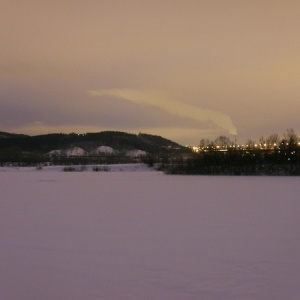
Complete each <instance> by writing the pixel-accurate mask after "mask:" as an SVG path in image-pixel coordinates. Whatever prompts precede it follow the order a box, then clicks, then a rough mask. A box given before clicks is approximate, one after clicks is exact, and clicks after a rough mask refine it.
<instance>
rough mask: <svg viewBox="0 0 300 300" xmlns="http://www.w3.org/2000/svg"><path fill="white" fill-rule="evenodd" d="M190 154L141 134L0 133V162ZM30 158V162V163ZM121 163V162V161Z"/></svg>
mask: <svg viewBox="0 0 300 300" xmlns="http://www.w3.org/2000/svg"><path fill="white" fill-rule="evenodd" d="M188 152H190V150H189V149H187V148H186V147H183V146H181V145H179V144H177V143H175V142H173V141H171V140H168V139H165V138H163V137H161V136H156V135H150V134H145V133H139V134H132V133H126V132H120V131H103V132H98V133H85V134H77V133H70V134H63V133H52V134H44V135H36V136H29V135H23V134H11V133H6V132H0V162H1V163H5V162H22V161H25V162H26V161H28V159H29V161H31V160H34V161H36V160H42V161H44V160H46V158H47V159H48V158H49V157H52V158H53V157H56V158H57V157H84V158H85V161H88V160H94V161H95V160H96V161H97V159H96V158H97V157H99V156H102V157H103V156H114V157H135V158H136V157H139V156H146V155H148V156H149V155H152V156H173V155H177V154H184V153H188ZM33 158H34V159H33ZM122 162H124V161H123V160H122Z"/></svg>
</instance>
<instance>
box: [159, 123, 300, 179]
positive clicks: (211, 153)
mask: <svg viewBox="0 0 300 300" xmlns="http://www.w3.org/2000/svg"><path fill="white" fill-rule="evenodd" d="M193 150H194V154H193V155H192V156H189V157H186V158H184V157H177V158H174V159H171V160H169V161H168V163H166V164H164V165H163V166H162V168H163V169H164V171H165V172H166V173H169V174H202V175H300V143H299V139H298V137H297V135H296V133H295V132H294V130H293V129H288V130H287V131H286V133H285V134H284V135H283V137H282V138H280V137H279V135H278V134H272V135H270V136H269V137H268V138H266V139H264V138H263V137H261V138H260V139H259V141H258V142H256V141H252V140H248V142H247V143H246V144H245V145H238V144H236V142H233V141H231V140H230V139H229V138H227V137H224V136H220V137H219V138H217V139H216V140H215V141H209V140H201V141H200V144H199V146H198V147H193Z"/></svg>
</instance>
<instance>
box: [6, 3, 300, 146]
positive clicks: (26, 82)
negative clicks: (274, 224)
mask: <svg viewBox="0 0 300 300" xmlns="http://www.w3.org/2000/svg"><path fill="white" fill-rule="evenodd" d="M299 11H300V2H299V1H293V0H287V1H280V0H270V1H267V0H257V1H255V0H254V1H237V0H236V1H232V0H228V1H222V0H215V1H214V0H212V1H201V0H198V1H189V0H187V1H176V0H165V1H142V0H139V1H118V0H116V1H92V0H87V1H78V0H72V1H69V0H66V1H37V0H36V1H34V0H25V1H15V0H2V1H1V3H0V37H1V49H0V131H9V132H18V133H27V134H39V133H47V132H87V131H102V130H122V131H130V132H133V133H138V132H147V133H152V134H159V135H163V136H164V137H167V138H169V139H173V140H174V141H177V142H179V143H182V144H186V143H189V144H196V143H198V142H199V140H200V139H201V138H216V137H217V136H219V135H221V134H222V135H223V134H224V135H227V136H229V137H233V134H235V132H237V134H238V139H239V140H241V141H243V140H246V139H247V138H252V139H258V138H259V137H260V136H262V135H264V136H267V135H269V134H271V133H274V132H276V133H279V134H282V133H283V132H284V131H285V130H286V128H294V129H295V131H296V132H297V133H299V132H300V122H299V116H298V114H299V108H300V104H299V95H300V85H299V78H300V51H299V50H300V39H299V29H300V19H299Z"/></svg>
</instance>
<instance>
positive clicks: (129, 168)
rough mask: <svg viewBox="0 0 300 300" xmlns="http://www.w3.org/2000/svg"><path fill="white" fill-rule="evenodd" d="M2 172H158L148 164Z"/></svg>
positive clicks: (79, 166) (77, 166) (6, 167)
mask: <svg viewBox="0 0 300 300" xmlns="http://www.w3.org/2000/svg"><path fill="white" fill-rule="evenodd" d="M0 172H158V171H157V170H155V169H154V168H151V167H149V166H148V165H147V164H143V163H136V164H111V165H110V164H103V165H98V164H93V165H70V166H63V165H57V166H42V167H40V166H31V167H15V166H5V167H0Z"/></svg>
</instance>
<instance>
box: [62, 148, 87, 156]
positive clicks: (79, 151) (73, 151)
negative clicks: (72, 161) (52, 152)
mask: <svg viewBox="0 0 300 300" xmlns="http://www.w3.org/2000/svg"><path fill="white" fill-rule="evenodd" d="M65 154H66V155H67V156H83V155H85V151H84V149H82V148H80V147H74V148H70V149H68V150H66V151H65Z"/></svg>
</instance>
